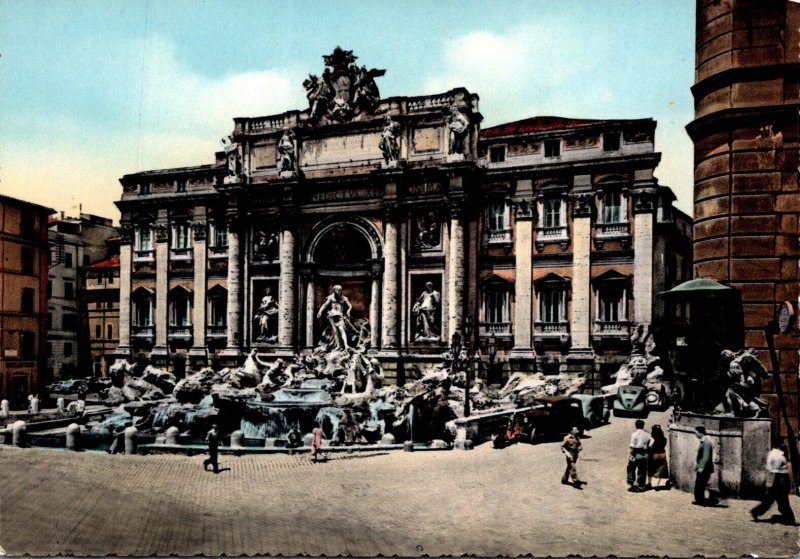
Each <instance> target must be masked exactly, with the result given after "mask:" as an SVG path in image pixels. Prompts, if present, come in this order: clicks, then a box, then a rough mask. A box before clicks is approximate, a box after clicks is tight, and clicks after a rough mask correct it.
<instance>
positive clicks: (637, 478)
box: [628, 419, 650, 493]
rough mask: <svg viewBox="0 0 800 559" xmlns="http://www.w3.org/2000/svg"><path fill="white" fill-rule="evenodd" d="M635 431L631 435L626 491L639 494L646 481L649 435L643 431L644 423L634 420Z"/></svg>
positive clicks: (643, 488)
mask: <svg viewBox="0 0 800 559" xmlns="http://www.w3.org/2000/svg"><path fill="white" fill-rule="evenodd" d="M635 425H636V431H634V432H633V434H631V444H630V455H629V456H628V491H632V492H634V493H639V492H642V491H644V490H645V483H646V480H647V447H648V446H649V444H650V433H648V432H647V431H645V430H644V421H642V420H641V419H637V420H636V424H635Z"/></svg>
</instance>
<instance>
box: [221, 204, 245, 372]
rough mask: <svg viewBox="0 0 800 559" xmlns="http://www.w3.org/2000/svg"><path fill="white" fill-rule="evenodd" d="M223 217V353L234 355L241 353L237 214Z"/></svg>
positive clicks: (240, 287)
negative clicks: (225, 265)
mask: <svg viewBox="0 0 800 559" xmlns="http://www.w3.org/2000/svg"><path fill="white" fill-rule="evenodd" d="M225 218H226V221H227V223H228V340H227V344H226V347H225V351H224V352H223V353H224V355H226V356H232V357H235V356H238V355H240V354H241V345H240V344H241V339H242V297H241V289H242V285H241V283H242V277H241V274H242V272H241V258H240V252H241V248H240V233H239V214H238V213H237V212H235V211H233V212H230V211H229V213H228V214H227V215H226V216H225Z"/></svg>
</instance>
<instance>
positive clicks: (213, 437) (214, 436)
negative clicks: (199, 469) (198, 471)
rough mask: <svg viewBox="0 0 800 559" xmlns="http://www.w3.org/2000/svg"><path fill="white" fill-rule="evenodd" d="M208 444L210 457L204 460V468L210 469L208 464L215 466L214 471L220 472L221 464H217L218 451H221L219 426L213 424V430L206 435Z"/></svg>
mask: <svg viewBox="0 0 800 559" xmlns="http://www.w3.org/2000/svg"><path fill="white" fill-rule="evenodd" d="M206 444H207V445H208V458H206V459H205V460H203V469H204V470H206V471H208V466H209V465H211V466H213V467H214V473H215V474H218V473H219V465H218V464H217V453H218V451H219V431H217V426H216V425H212V426H211V430H210V431H209V432H208V434H207V435H206Z"/></svg>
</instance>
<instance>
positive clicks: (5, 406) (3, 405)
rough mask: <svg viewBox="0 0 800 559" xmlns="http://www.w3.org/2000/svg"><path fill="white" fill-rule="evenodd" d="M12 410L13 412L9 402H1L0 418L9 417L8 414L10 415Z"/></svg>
mask: <svg viewBox="0 0 800 559" xmlns="http://www.w3.org/2000/svg"><path fill="white" fill-rule="evenodd" d="M10 410H11V408H10V405H9V403H8V400H3V401H0V416H2V417H8V414H9V413H10Z"/></svg>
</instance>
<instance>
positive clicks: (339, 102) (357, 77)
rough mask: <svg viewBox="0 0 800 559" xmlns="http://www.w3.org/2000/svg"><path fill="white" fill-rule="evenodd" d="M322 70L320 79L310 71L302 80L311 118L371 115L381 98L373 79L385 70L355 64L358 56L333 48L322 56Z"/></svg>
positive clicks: (339, 118)
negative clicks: (323, 69)
mask: <svg viewBox="0 0 800 559" xmlns="http://www.w3.org/2000/svg"><path fill="white" fill-rule="evenodd" d="M322 58H323V60H324V61H325V66H327V67H326V68H325V71H324V72H323V73H322V78H320V77H318V76H316V75H314V74H310V75H309V76H308V79H307V80H305V81H304V82H303V87H304V88H305V89H306V97H308V104H309V110H310V115H309V118H310V120H312V121H316V122H319V121H320V120H330V121H335V122H344V121H347V120H350V119H352V118H353V117H355V116H358V115H360V114H370V113H372V112H373V111H374V110H375V107H376V106H377V104H378V101H380V94H379V92H378V86H377V85H376V84H375V78H377V77H380V76H383V75H384V74H385V73H386V70H378V69H375V68H373V69H371V70H368V69H367V67H366V66H361V67H359V66H358V65H356V64H355V61H356V60H357V59H358V57H357V56H354V55H353V51H351V50H343V49H342V48H341V47H336V48H335V49H334V51H333V52H332V53H331V54H329V55H327V56H323V57H322Z"/></svg>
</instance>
